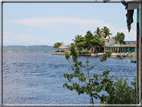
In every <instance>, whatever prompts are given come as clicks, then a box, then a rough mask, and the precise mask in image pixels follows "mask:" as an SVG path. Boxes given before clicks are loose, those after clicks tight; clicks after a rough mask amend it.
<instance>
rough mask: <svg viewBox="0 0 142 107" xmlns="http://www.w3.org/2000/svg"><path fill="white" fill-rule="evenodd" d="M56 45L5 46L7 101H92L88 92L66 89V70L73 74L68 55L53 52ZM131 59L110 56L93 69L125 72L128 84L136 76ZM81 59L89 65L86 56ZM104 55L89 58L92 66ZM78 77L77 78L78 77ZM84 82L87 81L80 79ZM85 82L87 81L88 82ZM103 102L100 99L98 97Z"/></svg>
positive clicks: (38, 102)
mask: <svg viewBox="0 0 142 107" xmlns="http://www.w3.org/2000/svg"><path fill="white" fill-rule="evenodd" d="M53 50H56V49H54V48H52V47H24V46H23V47H20V46H19V47H16V46H5V47H3V102H4V104H90V97H89V96H88V95H87V94H80V95H78V94H77V92H76V91H70V90H67V89H66V88H63V84H64V83H65V82H67V83H69V81H68V80H67V79H66V78H64V77H63V74H64V73H73V71H72V70H71V67H70V64H69V62H68V61H67V60H66V59H65V56H64V55H52V54H53V52H44V51H53ZM130 59H131V58H123V59H115V58H108V59H107V60H106V61H104V62H100V63H99V64H98V65H96V66H95V67H94V69H92V70H90V77H92V76H93V74H94V73H96V74H101V73H102V72H103V71H105V70H108V71H110V75H117V76H118V77H119V78H120V77H121V74H122V76H123V80H124V79H125V78H127V77H128V83H129V84H130V82H131V81H133V78H134V77H135V76H136V63H131V62H130ZM79 60H80V61H82V62H83V64H84V65H85V64H86V63H85V61H86V57H84V56H80V57H79ZM99 60H100V57H89V66H92V65H95V64H96V63H97V62H99ZM75 80H77V79H75ZM80 83H81V84H82V85H83V84H84V83H82V82H80ZM84 85H85V84H84ZM94 101H95V104H100V100H99V99H97V100H96V99H94Z"/></svg>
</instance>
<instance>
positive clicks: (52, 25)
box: [3, 3, 137, 46]
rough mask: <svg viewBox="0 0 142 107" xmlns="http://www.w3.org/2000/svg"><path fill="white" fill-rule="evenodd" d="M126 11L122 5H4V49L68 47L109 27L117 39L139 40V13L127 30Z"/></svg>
mask: <svg viewBox="0 0 142 107" xmlns="http://www.w3.org/2000/svg"><path fill="white" fill-rule="evenodd" d="M126 12H127V10H125V7H124V6H123V5H122V4H121V3H4V4H3V42H4V45H49V46H53V45H54V43H56V42H64V44H65V45H69V44H70V43H71V42H73V41H72V39H74V37H75V36H76V35H77V34H81V35H82V36H84V35H85V34H86V31H88V30H90V31H91V32H92V33H93V32H94V31H95V30H96V28H97V27H100V28H103V27H104V26H107V27H108V28H109V29H110V32H111V33H112V36H115V35H116V34H117V32H123V33H124V34H125V40H136V12H137V11H136V10H135V11H134V16H133V19H134V23H133V24H132V25H131V27H132V29H131V32H130V33H129V32H128V30H127V23H126Z"/></svg>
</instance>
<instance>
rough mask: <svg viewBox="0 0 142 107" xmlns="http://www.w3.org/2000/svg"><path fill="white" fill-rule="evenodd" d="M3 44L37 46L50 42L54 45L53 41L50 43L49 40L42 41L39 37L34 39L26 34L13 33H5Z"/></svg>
mask: <svg viewBox="0 0 142 107" xmlns="http://www.w3.org/2000/svg"><path fill="white" fill-rule="evenodd" d="M10 34H11V35H10ZM6 35H8V36H6ZM9 35H10V37H9ZM3 42H4V44H11V45H12V44H13V43H14V45H35V44H40V45H42V44H44V45H45V44H47V43H49V42H51V43H52V41H50V40H49V39H48V38H44V39H40V38H39V37H32V36H30V35H28V34H26V33H22V34H21V35H18V34H15V33H13V32H4V36H3Z"/></svg>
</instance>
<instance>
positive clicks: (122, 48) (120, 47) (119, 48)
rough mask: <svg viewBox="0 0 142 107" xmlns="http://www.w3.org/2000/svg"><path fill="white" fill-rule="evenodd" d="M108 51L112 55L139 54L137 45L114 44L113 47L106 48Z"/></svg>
mask: <svg viewBox="0 0 142 107" xmlns="http://www.w3.org/2000/svg"><path fill="white" fill-rule="evenodd" d="M105 50H106V51H111V52H112V53H127V52H128V53H133V52H135V53H137V48H136V44H132V45H131V44H129V43H128V44H114V45H111V46H106V49H105Z"/></svg>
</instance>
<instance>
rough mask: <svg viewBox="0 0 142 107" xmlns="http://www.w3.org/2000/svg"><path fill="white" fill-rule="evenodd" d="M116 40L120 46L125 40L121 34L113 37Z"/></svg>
mask: <svg viewBox="0 0 142 107" xmlns="http://www.w3.org/2000/svg"><path fill="white" fill-rule="evenodd" d="M114 38H115V39H116V41H117V42H119V43H120V44H122V43H123V44H126V43H125V41H124V39H125V34H124V33H123V32H121V33H119V32H117V35H116V36H115V37H114Z"/></svg>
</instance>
